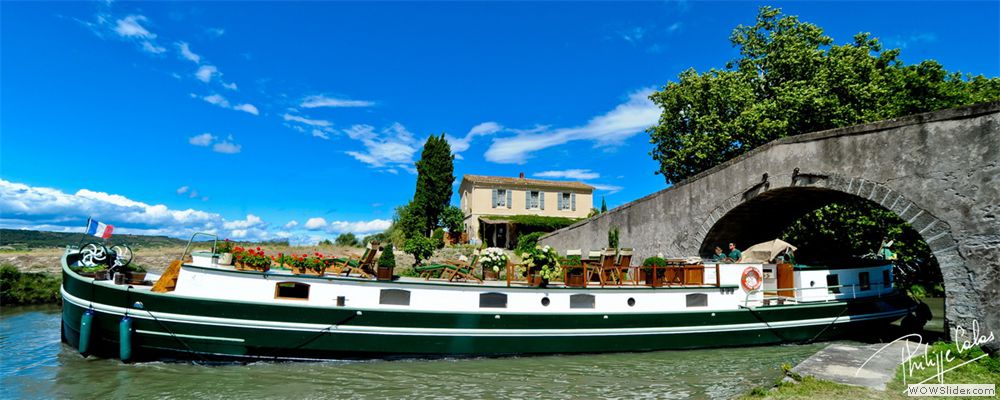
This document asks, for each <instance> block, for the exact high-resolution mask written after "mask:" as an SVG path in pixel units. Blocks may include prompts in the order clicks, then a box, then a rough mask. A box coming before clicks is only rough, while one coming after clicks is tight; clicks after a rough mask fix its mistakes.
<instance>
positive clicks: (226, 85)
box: [222, 82, 237, 90]
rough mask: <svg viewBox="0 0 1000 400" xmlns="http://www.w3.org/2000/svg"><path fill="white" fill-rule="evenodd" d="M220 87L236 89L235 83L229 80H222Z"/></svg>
mask: <svg viewBox="0 0 1000 400" xmlns="http://www.w3.org/2000/svg"><path fill="white" fill-rule="evenodd" d="M222 87H224V88H226V89H229V90H236V89H237V87H236V84H235V83H233V82H229V83H226V82H223V83H222Z"/></svg>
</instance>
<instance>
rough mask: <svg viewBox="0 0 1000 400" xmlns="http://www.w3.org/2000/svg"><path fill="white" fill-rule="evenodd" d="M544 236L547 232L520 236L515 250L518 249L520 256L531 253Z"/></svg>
mask: <svg viewBox="0 0 1000 400" xmlns="http://www.w3.org/2000/svg"><path fill="white" fill-rule="evenodd" d="M543 235H545V232H533V233H528V234H524V235H521V236H518V237H517V244H516V245H515V246H514V248H515V249H517V253H518V254H521V253H527V252H530V251H532V250H534V249H535V246H538V238H540V237H542V236H543Z"/></svg>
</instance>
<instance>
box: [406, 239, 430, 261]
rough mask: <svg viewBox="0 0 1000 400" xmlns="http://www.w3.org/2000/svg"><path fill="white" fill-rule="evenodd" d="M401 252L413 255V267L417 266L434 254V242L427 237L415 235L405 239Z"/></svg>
mask: <svg viewBox="0 0 1000 400" xmlns="http://www.w3.org/2000/svg"><path fill="white" fill-rule="evenodd" d="M403 251H405V252H407V253H410V254H411V255H413V265H418V264H420V262H421V261H422V260H426V259H427V258H429V257H430V256H431V254H434V241H433V240H431V238H429V237H426V236H423V235H417V236H414V237H411V238H408V239H406V242H404V244H403Z"/></svg>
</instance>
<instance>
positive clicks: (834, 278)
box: [826, 274, 840, 294]
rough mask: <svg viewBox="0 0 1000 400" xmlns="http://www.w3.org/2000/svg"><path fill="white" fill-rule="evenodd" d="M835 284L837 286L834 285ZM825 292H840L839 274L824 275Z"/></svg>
mask: <svg viewBox="0 0 1000 400" xmlns="http://www.w3.org/2000/svg"><path fill="white" fill-rule="evenodd" d="M834 286H837V287H834ZM826 288H827V289H826V292H827V293H834V294H838V293H840V276H839V275H837V274H830V275H827V276H826Z"/></svg>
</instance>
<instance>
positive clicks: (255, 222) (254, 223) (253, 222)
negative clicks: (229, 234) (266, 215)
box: [222, 214, 264, 229]
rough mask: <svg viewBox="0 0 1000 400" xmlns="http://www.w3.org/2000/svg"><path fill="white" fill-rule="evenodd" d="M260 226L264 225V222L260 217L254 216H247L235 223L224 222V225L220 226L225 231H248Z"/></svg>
mask: <svg viewBox="0 0 1000 400" xmlns="http://www.w3.org/2000/svg"><path fill="white" fill-rule="evenodd" d="M261 225H264V220H262V219H260V217H258V216H256V215H253V214H247V216H246V218H244V219H240V220H236V221H226V222H225V223H223V224H222V227H223V228H225V229H248V228H255V227H259V226H261Z"/></svg>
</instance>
